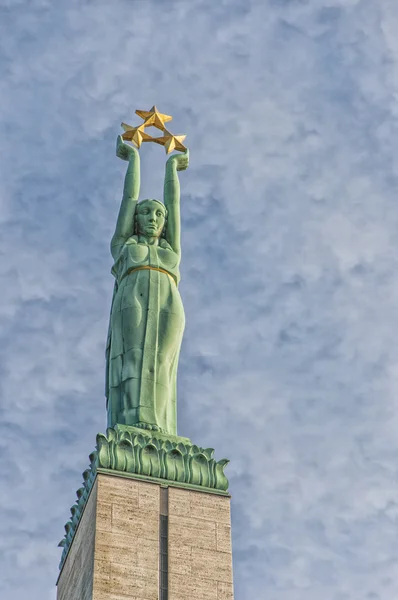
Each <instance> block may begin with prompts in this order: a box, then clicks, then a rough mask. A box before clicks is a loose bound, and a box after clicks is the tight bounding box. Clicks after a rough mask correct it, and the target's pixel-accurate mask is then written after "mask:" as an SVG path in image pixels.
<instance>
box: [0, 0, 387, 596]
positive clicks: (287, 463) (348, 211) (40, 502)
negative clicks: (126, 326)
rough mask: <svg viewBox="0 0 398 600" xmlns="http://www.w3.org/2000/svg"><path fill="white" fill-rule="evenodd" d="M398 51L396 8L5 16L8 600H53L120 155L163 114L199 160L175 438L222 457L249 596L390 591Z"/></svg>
mask: <svg viewBox="0 0 398 600" xmlns="http://www.w3.org/2000/svg"><path fill="white" fill-rule="evenodd" d="M397 31H398V5H397V4H396V2H394V1H393V0H379V2H374V0H290V1H289V0H284V1H283V0H246V1H245V2H238V1H234V0H229V1H227V0H221V1H219V2H214V1H210V0H192V1H190V2H185V1H183V0H179V1H173V0H169V1H165V0H163V1H162V2H160V1H155V0H145V1H142V0H141V1H137V0H136V1H134V0H114V1H113V2H109V1H106V0H97V1H95V2H94V1H90V0H85V1H83V0H68V1H66V0H60V1H59V2H57V3H53V2H51V1H50V0H30V1H28V0H0V50H1V54H0V72H1V76H0V97H1V113H0V171H1V173H0V228H1V232H0V234H1V235H0V251H1V254H2V261H1V263H0V287H1V290H2V294H1V303H0V325H1V329H0V330H1V338H2V339H1V344H0V354H1V358H0V373H1V380H0V382H1V409H0V478H1V482H2V486H1V488H0V516H1V518H0V572H1V575H0V597H1V599H2V600H3V599H4V600H25V599H26V598H27V597H29V599H30V600H50V599H51V600H54V599H55V594H56V590H55V581H56V578H57V573H58V562H59V558H60V549H59V548H57V544H58V541H59V540H60V539H61V538H62V536H63V525H64V523H65V522H66V520H67V519H68V515H69V508H70V506H71V505H72V504H73V502H74V498H75V490H76V489H77V488H79V487H80V484H81V473H82V471H83V470H84V469H85V468H86V467H87V465H88V454H89V453H90V452H91V451H92V450H93V449H94V445H95V435H96V433H97V432H99V431H102V432H103V431H104V430H105V401H104V397H103V372H104V343H105V338H106V331H107V319H108V314H109V304H110V297H111V293H112V286H113V282H112V277H111V275H110V268H111V257H110V254H109V240H110V238H111V236H112V233H113V231H112V229H113V226H114V223H115V218H116V214H117V210H118V203H119V201H120V197H121V191H122V185H123V176H124V169H125V163H122V161H120V160H118V159H117V158H116V157H115V151H114V147H115V140H116V136H117V134H118V133H119V132H120V122H121V121H122V120H123V121H127V122H135V123H136V122H138V121H139V120H138V119H137V118H136V117H135V116H134V110H135V109H136V108H141V109H144V110H145V109H149V108H150V107H151V106H152V105H153V104H156V105H157V106H158V108H159V109H160V110H162V111H163V112H166V113H169V114H172V115H173V116H174V120H173V123H172V125H173V126H172V130H173V131H174V132H175V133H187V134H188V137H187V139H186V143H187V145H188V146H189V148H190V150H191V167H190V169H189V171H187V172H186V173H183V174H181V183H182V193H183V198H182V215H183V216H182V218H183V227H184V231H183V244H184V245H183V262H182V283H181V294H182V296H183V299H184V304H185V310H186V317H187V329H186V333H185V338H184V343H183V349H182V354H181V361H180V370H179V433H180V434H181V435H184V436H189V437H191V438H192V440H193V441H194V442H195V443H197V444H199V445H203V446H204V447H208V446H212V447H215V448H216V455H217V457H219V458H221V457H223V456H227V457H229V458H230V459H231V464H230V466H229V467H228V473H229V476H230V490H231V493H232V495H233V499H232V510H233V551H234V575H235V593H236V599H237V600H246V599H249V598H258V599H260V600H263V599H264V600H320V599H322V600H391V599H392V598H395V597H396V596H397V594H398V560H397V557H398V523H397V520H398V484H397V470H398V402H397V394H398V348H397V343H396V338H397V330H398V275H397V271H398V260H397V247H398V208H397V191H396V190H397V181H398V160H397V157H398V141H397V140H398V135H397V133H398V131H397V129H398V128H397V116H398V100H397V99H398V42H397V36H396V32H397ZM141 155H142V168H143V185H142V197H146V196H151V197H156V196H158V197H160V196H161V192H162V177H163V165H164V162H165V155H164V153H163V149H162V148H160V147H159V146H155V145H149V144H148V145H146V146H144V147H143V148H142V152H141Z"/></svg>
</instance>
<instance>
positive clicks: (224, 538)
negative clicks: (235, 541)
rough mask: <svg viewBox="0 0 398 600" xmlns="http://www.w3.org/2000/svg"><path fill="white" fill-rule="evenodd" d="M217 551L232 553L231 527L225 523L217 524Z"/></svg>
mask: <svg viewBox="0 0 398 600" xmlns="http://www.w3.org/2000/svg"><path fill="white" fill-rule="evenodd" d="M216 538H217V550H219V551H220V552H232V546H231V527H230V526H229V525H225V524H224V523H217V527H216Z"/></svg>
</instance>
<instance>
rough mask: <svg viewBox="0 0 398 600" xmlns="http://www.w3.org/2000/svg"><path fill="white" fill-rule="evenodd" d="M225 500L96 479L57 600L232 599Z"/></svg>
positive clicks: (128, 480) (125, 479)
mask: <svg viewBox="0 0 398 600" xmlns="http://www.w3.org/2000/svg"><path fill="white" fill-rule="evenodd" d="M229 504H230V498H229V496H226V495H225V494H224V495H219V494H217V492H215V493H210V492H209V491H196V490H192V489H189V488H188V489H186V488H185V487H179V486H177V485H173V486H168V485H167V483H166V482H165V483H164V484H163V483H159V482H153V483H152V482H150V481H145V480H143V479H141V480H140V479H136V478H132V477H129V476H120V473H119V474H117V473H114V474H113V473H106V474H105V473H97V477H96V480H95V482H94V484H93V486H92V488H91V492H90V496H89V498H88V500H87V503H86V505H85V508H84V512H83V514H82V515H81V518H80V521H79V524H78V527H77V530H76V533H75V534H74V537H73V541H72V543H71V545H70V548H69V551H68V554H67V557H66V559H65V561H64V563H63V567H62V570H61V573H60V576H59V579H58V583H57V585H58V594H57V600H188V599H189V600H233V587H232V554H231V528H230V507H229Z"/></svg>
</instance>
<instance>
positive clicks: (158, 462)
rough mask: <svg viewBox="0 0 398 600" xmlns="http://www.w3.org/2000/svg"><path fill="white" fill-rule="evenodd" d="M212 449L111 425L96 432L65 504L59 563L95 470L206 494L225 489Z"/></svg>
mask: <svg viewBox="0 0 398 600" xmlns="http://www.w3.org/2000/svg"><path fill="white" fill-rule="evenodd" d="M213 453H214V450H213V448H206V449H203V448H199V446H195V445H193V444H192V442H191V441H190V440H189V439H188V438H184V437H179V436H173V435H168V434H164V433H160V432H157V431H150V430H146V429H140V428H137V427H129V426H127V425H116V427H115V429H108V430H107V432H106V436H105V435H103V434H102V433H99V434H98V435H97V449H96V451H94V452H92V453H91V454H90V468H89V469H86V470H85V471H84V473H83V479H84V487H82V488H80V489H79V490H77V492H76V493H77V497H78V501H77V503H76V504H74V505H73V506H72V508H71V513H72V518H71V520H70V521H68V522H67V523H66V525H65V531H66V534H65V537H64V539H63V540H62V541H61V542H60V544H59V545H60V546H62V547H63V552H62V557H61V563H60V565H59V568H60V569H62V566H63V564H64V562H65V559H66V556H67V554H68V551H69V548H70V545H71V543H72V540H73V537H74V535H75V531H76V529H77V526H78V524H79V521H80V517H81V515H82V513H83V510H84V507H85V505H86V502H87V499H88V497H89V494H90V491H91V488H92V485H93V483H94V481H95V477H96V474H97V470H98V471H104V470H106V471H108V472H112V471H114V472H115V474H116V473H117V472H119V473H120V475H122V476H130V477H137V478H140V479H146V480H148V479H149V480H150V479H152V480H153V481H157V482H159V483H162V482H164V483H165V484H168V485H179V486H181V487H190V488H192V489H198V490H202V491H208V492H212V493H219V494H223V495H224V494H226V493H227V490H228V479H227V477H226V476H225V474H224V468H225V466H226V465H227V464H228V462H229V461H228V460H227V459H225V458H224V459H222V460H220V461H218V462H216V461H215V460H214V458H213Z"/></svg>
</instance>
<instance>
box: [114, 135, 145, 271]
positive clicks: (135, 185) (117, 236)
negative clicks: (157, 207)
mask: <svg viewBox="0 0 398 600" xmlns="http://www.w3.org/2000/svg"><path fill="white" fill-rule="evenodd" d="M116 156H118V157H119V158H121V159H122V160H127V161H128V163H129V166H128V168H127V173H126V177H125V179H124V189H123V199H122V203H121V206H120V210H119V215H118V218H117V222H116V229H115V233H114V235H113V237H112V241H111V253H112V256H113V258H114V259H115V260H116V257H117V255H118V254H119V252H120V249H121V247H122V246H123V244H125V242H126V241H127V240H128V238H129V237H131V236H132V235H133V227H134V213H135V209H136V206H137V202H138V196H139V193H140V155H139V154H138V151H137V150H136V149H135V148H134V147H133V146H130V144H126V143H125V142H124V141H123V139H122V136H120V135H119V136H118V138H117V143H116Z"/></svg>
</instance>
